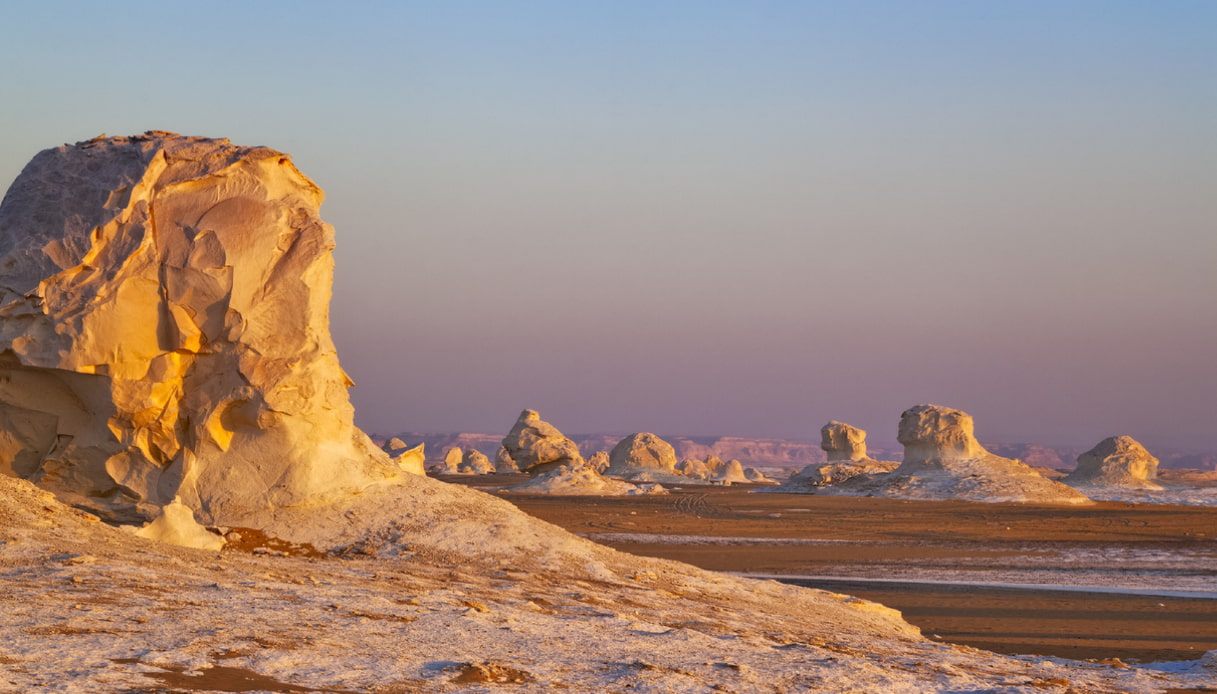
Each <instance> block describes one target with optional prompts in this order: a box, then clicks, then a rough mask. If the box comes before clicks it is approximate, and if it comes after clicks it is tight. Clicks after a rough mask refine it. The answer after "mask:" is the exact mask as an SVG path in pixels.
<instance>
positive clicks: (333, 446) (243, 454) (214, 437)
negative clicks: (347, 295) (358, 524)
mask: <svg viewBox="0 0 1217 694" xmlns="http://www.w3.org/2000/svg"><path fill="white" fill-rule="evenodd" d="M322 198H323V194H322V192H321V189H319V188H318V187H317V186H316V185H314V184H313V182H312V181H310V180H309V179H308V178H307V177H305V176H304V175H303V174H301V173H300V172H299V171H298V170H297V169H296V167H295V166H293V165H292V162H291V160H290V159H289V158H288V157H287V156H286V155H284V154H282V153H280V152H277V151H275V150H272V149H268V148H265V147H238V146H236V145H233V144H231V143H230V142H229V141H228V140H226V139H208V138H201V137H183V136H179V135H176V134H173V133H166V132H159V131H153V132H149V133H146V134H144V135H140V136H136V137H113V138H108V139H98V140H93V141H89V142H83V143H77V144H76V145H65V146H62V147H58V148H55V149H49V150H45V151H43V152H41V153H39V154H38V155H37V156H35V157H34V159H33V160H32V161H31V162H30V163H29V164H28V165H27V166H26V167H25V170H24V171H22V173H21V175H20V176H19V177H18V178H17V180H16V181H15V182H14V183H13V185H12V187H11V188H10V189H9V191H8V193H7V195H5V198H4V202H3V204H0V431H2V432H3V434H0V461H3V462H2V463H0V466H2V471H3V472H7V473H10V474H14V475H17V476H19V477H25V478H28V479H31V480H33V481H35V482H37V483H38V484H39V485H40V486H42V487H44V488H46V489H49V490H52V491H54V492H55V493H56V494H58V495H59V496H60V498H62V499H64V500H65V501H68V502H69V503H73V504H77V505H80V506H84V507H88V508H90V509H93V510H95V511H97V512H99V513H102V514H104V515H107V516H109V517H112V518H120V519H121V518H125V519H132V520H134V519H140V518H147V517H150V516H151V515H154V513H155V512H156V510H157V507H159V506H162V505H165V504H168V503H169V502H170V501H172V500H173V499H174V498H175V497H180V498H181V500H182V503H184V504H185V505H186V506H188V507H189V508H191V509H193V510H194V512H195V513H196V515H197V516H199V517H200V519H201V520H203V522H205V523H208V522H209V523H217V524H219V523H224V522H225V518H226V517H228V516H230V515H232V513H233V512H244V511H249V510H251V509H256V508H273V507H285V506H304V505H309V504H317V503H325V502H326V501H330V500H334V499H338V498H342V497H344V496H348V495H351V494H354V493H358V492H360V491H361V490H363V489H365V488H367V487H368V486H369V485H373V484H376V483H379V482H383V481H386V480H389V479H392V478H395V477H397V476H399V475H400V474H401V473H400V470H399V469H398V467H397V466H396V465H393V464H392V463H391V462H390V460H389V458H388V456H387V455H386V454H385V453H384V452H382V451H381V450H380V449H378V448H377V447H376V446H375V445H374V444H373V443H372V442H371V440H370V439H368V437H367V436H365V435H364V434H363V433H362V432H360V431H359V430H358V429H356V428H355V426H354V424H353V421H352V420H353V409H352V407H351V405H350V402H349V400H348V397H347V388H348V387H349V386H350V385H351V381H350V379H349V378H347V376H346V374H345V373H343V371H342V369H341V368H340V367H339V365H338V359H337V356H336V354H335V350H334V344H333V341H332V340H331V339H330V331H329V301H330V283H331V277H332V272H333V259H332V256H331V250H332V249H333V246H334V240H333V229H332V228H331V227H330V226H329V225H328V224H326V223H324V222H323V221H321V219H320V217H319V216H318V207H319V205H320V204H321V201H322Z"/></svg>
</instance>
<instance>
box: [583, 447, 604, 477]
mask: <svg viewBox="0 0 1217 694" xmlns="http://www.w3.org/2000/svg"><path fill="white" fill-rule="evenodd" d="M587 464H588V465H591V466H592V468H593V469H595V471H596V472H599V473H600V474H604V471H605V470H607V469H608V466H609V454H608V451H596V452H595V453H593V454H592V457H590V458H588V459H587Z"/></svg>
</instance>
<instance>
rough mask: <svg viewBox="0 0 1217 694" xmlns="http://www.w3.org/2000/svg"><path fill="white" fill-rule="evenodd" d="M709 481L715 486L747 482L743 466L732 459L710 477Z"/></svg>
mask: <svg viewBox="0 0 1217 694" xmlns="http://www.w3.org/2000/svg"><path fill="white" fill-rule="evenodd" d="M710 480H711V481H712V482H715V483H717V484H728V485H730V484H739V483H741V482H748V481H749V480H748V475H746V474H744V466H743V464H741V463H740V461H738V460H735V459H734V458H733V459H731V460H728V461H727V462H725V463H723V466H722V467H721V468H719V470H718V471H717V472H715V473H714V475H713V476H712V477H710Z"/></svg>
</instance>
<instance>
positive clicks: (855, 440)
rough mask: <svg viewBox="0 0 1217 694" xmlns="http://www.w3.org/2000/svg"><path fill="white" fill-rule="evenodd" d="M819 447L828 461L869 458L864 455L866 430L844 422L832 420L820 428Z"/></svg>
mask: <svg viewBox="0 0 1217 694" xmlns="http://www.w3.org/2000/svg"><path fill="white" fill-rule="evenodd" d="M820 448H822V449H824V453H825V454H826V455H827V456H828V462H830V463H835V462H840V461H850V460H852V461H869V460H870V457H869V456H867V455H866V431H865V430H863V429H859V428H858V427H855V426H850V425H848V424H846V423H845V422H838V421H835V420H834V421H831V422H829V423H828V424H825V425H824V426H823V427H822V428H821V429H820Z"/></svg>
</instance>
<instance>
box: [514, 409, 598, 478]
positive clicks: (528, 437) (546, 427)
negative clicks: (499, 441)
mask: <svg viewBox="0 0 1217 694" xmlns="http://www.w3.org/2000/svg"><path fill="white" fill-rule="evenodd" d="M503 448H505V449H507V454H508V455H510V456H511V459H512V460H514V461H516V466H517V467H519V468H520V470H521V471H522V472H528V473H538V472H541V471H543V470H544V469H545V468H547V467H549V466H558V465H571V464H574V463H580V462H583V456H582V455H580V454H579V447H578V446H576V445H575V442H574V441H571V440H570V439H568V438H566V437H565V436H563V435H562V432H560V431H558V428H557V427H555V426H554V425H552V424H550V423H549V422H546V421H544V420H542V419H541V415H539V414H537V413H536V412H535V411H533V410H524V411H523V412H521V413H520V417H519V418H518V419H517V420H516V423H515V425H514V426H513V427H512V428H511V431H510V432H508V434H507V436H506V437H504V438H503Z"/></svg>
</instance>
